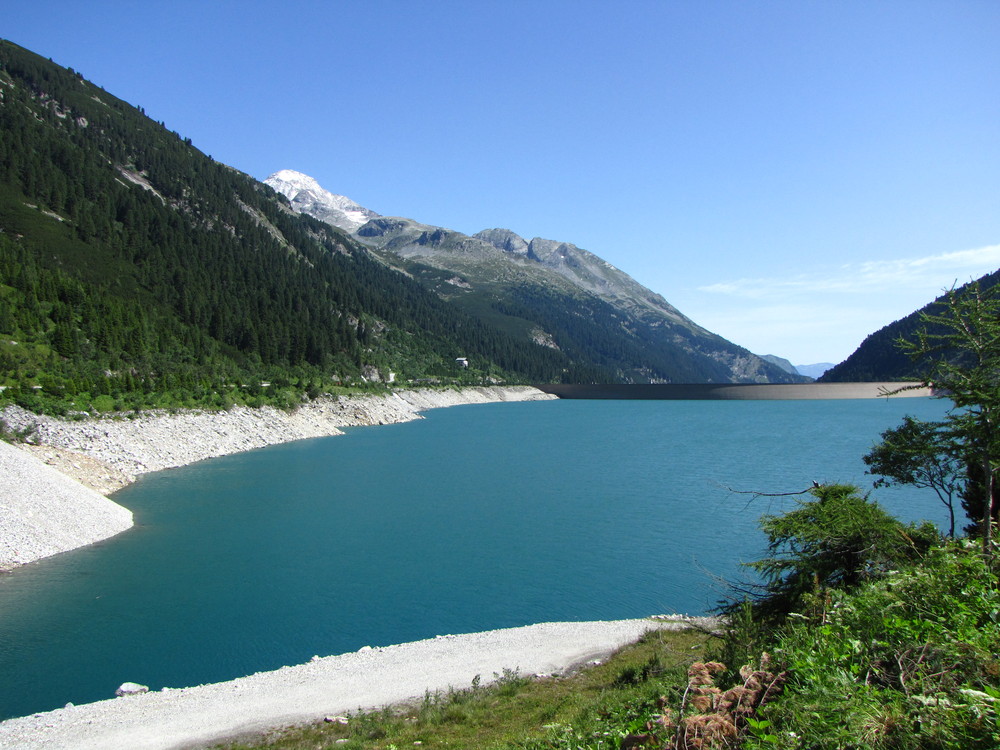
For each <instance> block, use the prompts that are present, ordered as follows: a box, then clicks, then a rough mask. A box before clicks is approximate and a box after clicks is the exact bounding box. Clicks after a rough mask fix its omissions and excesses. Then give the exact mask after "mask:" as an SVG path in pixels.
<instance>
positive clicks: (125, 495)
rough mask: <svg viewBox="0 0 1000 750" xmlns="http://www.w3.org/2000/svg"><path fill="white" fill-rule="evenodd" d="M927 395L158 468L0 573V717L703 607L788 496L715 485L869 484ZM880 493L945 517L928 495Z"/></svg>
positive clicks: (594, 418)
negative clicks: (885, 448) (115, 519)
mask: <svg viewBox="0 0 1000 750" xmlns="http://www.w3.org/2000/svg"><path fill="white" fill-rule="evenodd" d="M944 406H945V405H944V404H943V403H942V402H940V401H933V400H925V399H898V400H890V401H886V400H871V401H549V402H534V403H515V404H495V405H485V406H482V405H477V406H467V407H455V408H451V409H438V410H434V411H430V412H427V413H426V416H427V418H426V419H425V420H421V421H418V422H411V423H407V424H402V425H391V426H385V427H375V428H358V429H354V430H352V431H350V432H349V434H348V435H347V436H345V437H334V438H323V439H317V440H308V441H301V442H297V443H292V444H287V445H281V446H275V447H272V448H267V449H264V450H260V451H255V452H253V453H247V454H242V455H236V456H229V457H226V458H220V459H214V460H211V461H206V462H202V463H200V464H195V465H193V466H189V467H186V468H184V469H177V470H171V471H166V472H161V473H159V474H156V475H151V476H148V477H146V478H144V479H142V480H141V481H139V482H138V483H137V484H135V485H133V486H132V487H129V488H126V489H125V490H123V491H122V492H120V493H118V495H117V496H116V500H117V501H118V502H120V503H122V504H123V505H125V506H127V507H129V508H130V509H132V510H133V511H134V513H135V518H136V522H137V527H136V528H135V529H134V530H132V531H130V532H127V533H125V534H122V535H120V536H118V537H116V538H114V539H113V540H109V541H107V542H105V543H102V544H98V545H94V546H92V547H89V548H86V549H82V550H77V551H74V552H70V553H67V554H64V555H59V556H57V557H55V558H50V559H48V560H42V561H39V562H38V563H34V564H32V565H29V566H26V567H24V568H21V569H19V570H17V571H15V572H13V573H12V574H9V575H4V576H0V716H3V717H8V716H14V715H22V714H26V713H31V712H35V711H40V710H47V709H51V708H55V707H59V706H62V705H64V704H65V703H66V702H69V701H71V702H74V703H82V702H87V701H93V700H98V699H102V698H108V697H112V696H113V695H114V690H115V688H116V687H117V686H118V685H119V684H121V683H122V682H125V681H135V682H140V683H143V684H147V685H149V686H150V687H152V688H154V689H157V688H160V687H163V686H171V687H183V686H187V685H194V684H199V683H203V682H214V681H218V680H225V679H230V678H233V677H238V676H241V675H245V674H249V673H252V672H256V671H260V670H266V669H274V668H277V667H279V666H282V665H284V664H294V663H298V662H302V661H306V660H308V659H309V658H310V657H311V656H312V655H313V654H320V655H326V654H333V653H341V652H345V651H353V650H356V649H358V648H360V647H361V646H365V645H372V646H375V645H386V644H390V643H399V642H405V641H409V640H414V639H419V638H426V637H432V636H434V635H438V634H444V633H459V632H470V631H477V630H487V629H492V628H500V627H509V626H516V625H524V624H528V623H532V622H540V621H548V620H589V619H617V618H627V617H641V616H645V615H649V614H654V613H660V612H688V613H701V612H705V611H706V610H708V609H709V608H711V607H712V606H713V605H714V604H715V602H716V600H717V599H719V598H720V596H721V595H722V594H723V593H724V586H723V585H722V584H720V583H719V579H726V578H728V579H732V578H733V577H736V576H738V575H739V574H740V567H739V564H740V562H741V561H747V560H752V559H755V558H757V557H759V556H760V555H761V554H762V551H763V544H764V540H763V537H762V536H761V534H760V533H759V532H758V531H757V528H756V522H757V519H758V517H759V516H760V514H761V513H764V512H779V511H780V510H781V509H782V508H783V507H787V506H786V504H787V503H788V502H789V501H788V500H778V499H774V498H760V499H757V500H751V496H749V495H737V494H733V493H732V492H730V491H729V490H728V489H727V487H730V488H733V489H739V490H762V491H767V492H789V491H795V490H801V489H804V488H806V487H809V486H811V484H812V481H813V480H817V481H820V482H824V481H827V482H834V481H840V482H854V483H858V484H860V485H863V486H866V487H870V480H871V477H869V476H867V475H865V473H864V465H863V463H862V461H861V456H862V454H864V453H865V452H866V451H867V450H868V448H869V447H870V446H871V444H872V443H873V441H875V440H876V439H877V438H878V435H879V433H880V432H881V431H882V430H884V429H886V428H887V427H890V426H894V425H896V424H897V423H898V422H899V421H900V419H901V418H902V415H903V414H906V413H910V414H914V415H916V416H918V417H922V418H935V417H937V416H939V415H940V414H942V413H943V411H944ZM877 497H878V498H879V499H880V501H882V502H883V504H885V505H886V506H887V507H889V508H890V509H891V510H893V511H894V512H896V513H898V514H899V515H901V516H903V517H905V518H907V519H920V518H930V519H931V520H934V521H935V522H937V523H938V524H939V525H943V524H944V523H945V513H944V508H943V506H942V505H941V504H940V503H939V502H938V500H937V499H936V498H935V496H934V495H933V493H931V492H929V491H893V492H885V491H880V492H879V493H878V494H877ZM511 666H512V667H513V666H516V665H511Z"/></svg>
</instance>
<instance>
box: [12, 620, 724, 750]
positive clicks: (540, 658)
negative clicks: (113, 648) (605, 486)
mask: <svg viewBox="0 0 1000 750" xmlns="http://www.w3.org/2000/svg"><path fill="white" fill-rule="evenodd" d="M692 624H696V625H703V626H707V627H711V626H714V624H715V623H714V621H712V620H711V619H709V618H685V617H675V618H662V619H646V620H617V621H607V622H575V623H573V622H561V623H542V624H539V625H529V626H526V627H521V628H510V629H505V630H493V631H489V632H485V633H470V634H466V635H444V636H438V637H437V638H433V639H430V640H425V641H417V642H414V643H406V644H402V645H398V646H388V647H385V648H364V649H362V650H360V651H358V652H355V653H350V654H342V655H339V656H329V657H326V658H320V659H314V660H313V661H310V662H308V663H306V664H300V665H298V666H295V667H283V668H281V669H278V670H276V671H273V672H260V673H257V674H254V675H251V676H249V677H243V678H241V679H238V680H232V681H230V682H221V683H216V684H212V685H201V686H199V687H192V688H184V689H179V690H168V689H164V690H160V691H156V692H149V693H144V694H141V695H130V696H123V697H121V698H112V699H109V700H105V701H99V702H97V703H90V704H86V705H80V706H72V707H68V708H61V709H58V710H56V711H50V712H47V713H41V714H33V715H32V716H27V717H24V718H19V719H10V720H8V721H4V722H0V749H2V750H112V749H114V748H129V750H170V749H174V748H199V747H204V746H206V745H208V744H211V743H213V742H218V741H222V740H224V739H228V738H232V737H235V736H239V735H242V734H247V733H253V732H263V731H265V730H267V729H269V728H273V727H280V726H289V725H292V724H302V723H306V722H313V721H322V720H323V718H324V716H328V715H343V714H345V713H348V712H351V711H356V710H358V709H359V708H360V709H366V708H378V707H382V706H387V705H391V704H396V703H401V702H405V701H407V700H410V699H415V698H422V697H423V696H424V695H425V693H426V692H427V691H430V692H435V691H444V690H447V689H448V688H449V687H454V688H465V687H469V686H470V684H471V683H472V680H473V678H475V677H476V676H477V675H479V676H480V677H481V678H482V681H483V683H484V684H485V683H487V682H490V681H492V679H493V678H494V677H495V676H498V675H501V674H503V672H504V670H508V669H509V670H516V671H518V672H519V673H520V674H524V675H532V674H553V673H561V672H563V671H565V670H567V669H569V668H570V667H573V666H575V665H579V664H582V663H585V662H587V661H590V660H592V659H602V658H604V657H605V656H607V655H608V654H610V653H612V652H613V651H615V650H617V649H619V648H621V647H622V646H624V645H626V644H628V643H631V642H633V641H635V640H637V639H638V638H640V637H641V636H642V635H643V634H644V633H645V632H646V631H648V630H656V629H672V630H677V629H682V628H685V627H690V626H691V625H692ZM129 677H130V678H131V679H135V680H139V681H141V680H142V675H130V676H129Z"/></svg>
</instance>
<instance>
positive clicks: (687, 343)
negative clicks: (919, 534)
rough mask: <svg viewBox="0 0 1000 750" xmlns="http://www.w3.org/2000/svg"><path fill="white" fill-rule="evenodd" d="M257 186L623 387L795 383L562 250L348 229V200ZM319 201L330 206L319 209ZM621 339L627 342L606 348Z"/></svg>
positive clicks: (624, 280) (288, 179) (529, 243)
mask: <svg viewBox="0 0 1000 750" xmlns="http://www.w3.org/2000/svg"><path fill="white" fill-rule="evenodd" d="M264 182H265V184H267V185H270V186H271V187H272V188H274V189H275V190H276V191H278V192H279V193H282V194H283V195H285V196H286V197H287V198H288V199H289V201H290V203H291V205H292V207H293V208H294V209H295V210H297V211H301V212H303V213H308V214H309V215H311V216H313V217H314V218H319V219H320V220H323V221H328V222H330V223H333V224H334V225H335V226H338V227H339V228H340V229H343V230H345V231H348V232H351V233H353V236H354V237H355V238H356V239H358V240H359V241H361V242H362V243H364V244H365V245H367V246H368V247H369V248H370V249H371V251H372V252H373V253H375V254H376V255H378V257H380V258H381V259H382V260H383V261H384V262H386V263H387V264H389V265H390V266H393V267H396V268H398V269H400V270H402V271H404V272H406V273H408V274H410V275H411V276H413V277H414V278H416V279H418V280H420V281H421V282H422V283H424V284H425V285H426V286H427V287H429V288H430V289H432V290H433V291H435V292H436V293H438V294H439V295H440V296H442V297H444V298H445V299H448V300H451V301H455V302H457V303H459V304H460V305H463V306H465V307H466V309H468V310H469V311H470V312H474V313H475V314H478V315H479V316H480V317H481V318H483V319H484V320H489V321H490V322H492V323H494V324H499V325H500V326H501V327H502V328H505V329H506V330H508V331H510V332H513V333H516V334H518V335H521V336H523V337H527V338H529V339H530V340H532V341H535V342H536V343H542V344H543V345H545V346H549V347H551V348H555V349H560V350H564V351H578V352H582V350H583V349H586V356H588V357H590V358H591V359H594V360H596V361H598V362H599V363H600V364H601V365H602V366H605V367H610V368H612V369H615V370H617V371H618V373H619V375H620V377H621V378H622V379H623V380H625V381H626V382H696V381H705V380H707V381H709V382H713V381H731V382H795V381H797V380H801V379H802V378H800V376H799V375H797V374H796V373H792V372H785V371H784V370H783V369H782V368H780V367H777V366H775V365H772V364H771V363H769V362H766V361H764V360H763V359H761V358H759V357H757V355H755V354H752V353H751V352H748V351H747V350H745V349H742V348H741V347H738V346H736V345H734V344H732V343H730V342H728V341H726V340H725V339H723V338H721V337H720V336H717V335H716V334H713V333H712V332H710V331H708V330H706V329H704V328H702V327H701V326H699V325H698V324H697V323H695V322H694V321H692V320H691V319H690V318H688V317H687V316H685V315H683V314H682V313H681V312H680V311H679V310H678V309H677V308H675V307H674V306H673V305H671V304H670V303H669V302H667V300H665V299H664V298H663V297H662V296H661V295H659V294H656V293H655V292H653V291H651V290H649V289H647V288H646V287H644V286H643V285H641V284H640V283H639V282H637V281H636V280H635V279H633V278H632V277H631V276H629V275H628V274H626V273H625V272H623V271H621V270H620V269H618V268H616V267H615V266H613V265H612V264H610V263H608V262H607V261H605V260H603V259H602V258H600V257H598V256H597V255H595V254H593V253H591V252H589V251H587V250H583V249H582V248H579V247H577V246H576V245H574V244H572V243H568V242H561V241H557V240H548V239H543V238H540V237H535V238H533V239H531V240H527V239H525V238H524V237H521V236H519V235H518V234H516V233H515V232H513V231H511V230H509V229H502V228H494V229H485V230H483V231H481V232H477V233H476V234H474V235H466V234H463V233H461V232H457V231H455V230H451V229H446V228H444V227H438V226H432V225H428V224H422V223H420V222H419V221H416V220H414V219H409V218H404V217H396V216H377V215H376V216H372V217H371V218H370V219H369V220H368V221H367V222H366V223H364V224H362V225H360V226H357V223H356V220H354V221H348V220H346V219H344V218H342V217H340V216H338V215H337V211H339V210H340V209H339V206H340V205H342V203H341V201H349V200H350V199H347V198H344V197H343V196H334V194H333V193H330V192H329V191H326V190H324V189H323V188H321V187H320V186H319V185H318V183H317V182H316V181H315V180H314V179H313V178H311V177H309V176H307V175H303V174H301V173H294V172H291V170H282V171H281V172H276V173H275V174H273V175H271V176H270V177H268V178H267V179H266V180H265V181H264ZM303 194H306V198H301V197H300V196H302V195H303ZM323 196H332V198H333V199H336V200H337V203H336V204H334V203H333V202H332V201H331V202H329V203H325V204H324V203H322V200H321V199H322V197H323ZM352 203H353V202H352ZM321 204H322V205H321ZM354 205H356V204H354ZM324 216H325V217H329V218H323V217H324ZM582 320H589V322H590V324H591V325H592V326H599V327H601V328H602V329H603V330H602V334H601V335H602V336H603V338H604V339H605V340H604V341H603V342H602V343H600V344H599V345H597V346H596V347H595V346H593V345H592V342H591V343H587V344H585V343H583V341H582V340H583V339H593V332H592V331H591V332H585V331H583V330H580V322H581V321H582ZM622 336H625V337H627V338H628V339H630V341H628V342H627V343H625V344H623V342H621V341H615V340H614V339H615V338H616V337H617V338H619V339H620V338H621V337H622ZM623 345H624V347H625V348H627V349H629V351H622V348H623ZM692 359H693V360H696V362H687V361H685V360H692ZM650 360H652V361H650Z"/></svg>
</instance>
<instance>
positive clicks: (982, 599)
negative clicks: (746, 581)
mask: <svg viewBox="0 0 1000 750" xmlns="http://www.w3.org/2000/svg"><path fill="white" fill-rule="evenodd" d="M772 646H773V655H774V658H776V659H777V660H779V661H780V662H781V663H782V664H783V666H784V668H786V669H787V670H788V673H789V680H788V683H787V685H786V688H785V692H784V694H783V695H782V697H781V699H780V700H778V701H777V702H775V703H772V704H770V705H769V706H768V707H767V708H766V709H765V712H764V713H765V715H766V717H767V719H769V720H770V721H771V722H772V726H773V727H774V734H773V737H774V741H773V742H770V743H768V744H767V745H766V746H770V747H786V748H817V749H826V748H901V749H902V748H914V749H916V748H956V750H957V749H958V748H969V749H973V748H997V747H1000V714H998V707H1000V703H998V699H1000V661H998V654H1000V587H998V584H997V577H996V574H995V573H994V572H993V571H992V570H991V569H990V567H989V566H988V565H987V564H986V563H985V562H984V560H983V558H982V556H981V555H979V554H977V552H976V550H975V547H974V545H973V544H972V543H970V542H962V543H953V544H949V545H947V546H942V547H937V548H935V549H932V550H931V551H930V552H929V553H928V554H927V556H926V557H925V558H924V559H923V560H922V561H921V562H920V564H919V565H915V566H912V567H910V568H908V569H905V570H902V571H896V572H891V573H888V574H886V575H885V576H884V577H883V578H881V579H880V580H875V581H871V582H869V583H867V584H865V585H863V586H861V587H859V588H858V589H856V590H855V591H853V592H844V591H835V592H833V593H832V595H831V607H830V608H829V611H828V612H827V613H826V615H825V616H824V617H823V618H821V619H820V620H818V621H816V620H812V619H804V618H800V617H791V618H790V619H789V620H788V621H787V624H786V625H785V627H784V628H782V629H781V631H780V632H779V633H778V634H777V635H776V637H775V638H774V639H773V642H772ZM758 744H759V743H758ZM749 746H751V747H753V746H755V745H754V743H752V742H751V743H750V744H749Z"/></svg>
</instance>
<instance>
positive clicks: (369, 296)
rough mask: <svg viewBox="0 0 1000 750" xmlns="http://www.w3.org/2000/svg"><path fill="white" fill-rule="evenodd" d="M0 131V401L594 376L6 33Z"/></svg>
mask: <svg viewBox="0 0 1000 750" xmlns="http://www.w3.org/2000/svg"><path fill="white" fill-rule="evenodd" d="M0 136H2V137H0V384H2V385H6V386H8V391H7V396H10V395H11V393H16V392H17V391H19V390H20V391H24V394H23V396H24V397H25V398H27V397H28V396H30V395H31V394H32V393H34V394H35V395H49V396H51V397H54V398H55V397H65V398H67V399H69V400H72V399H73V397H74V396H75V395H82V396H83V399H84V400H86V399H87V398H96V397H97V396H108V397H112V398H119V397H122V396H123V394H126V393H133V394H135V393H146V394H151V393H162V392H165V391H176V392H178V393H188V394H190V393H195V394H202V395H204V396H206V397H207V396H209V395H211V396H213V397H215V398H217V400H218V401H219V403H220V404H222V403H225V401H226V399H227V397H232V398H236V399H237V400H239V399H240V398H241V395H240V394H241V393H243V394H244V395H250V396H254V395H256V394H255V391H256V390H258V389H259V388H260V383H261V382H262V381H263V382H268V381H270V382H272V383H278V384H280V385H292V386H297V387H303V388H305V387H308V386H312V387H325V386H327V385H329V384H330V383H331V382H337V381H346V380H354V381H355V382H356V381H357V380H358V378H359V377H360V376H361V375H362V374H363V373H365V374H368V375H369V376H370V377H372V376H374V373H375V372H376V371H377V372H378V373H379V374H380V375H381V377H387V375H388V373H389V372H390V371H391V372H394V373H396V374H397V375H398V377H399V378H425V377H436V376H439V377H449V376H456V377H457V376H464V377H473V376H474V377H477V378H480V379H481V378H483V377H490V378H494V379H500V380H508V381H509V380H513V381H551V380H562V379H569V380H580V379H583V380H588V381H593V380H604V379H608V378H610V377H612V375H611V374H609V373H606V372H603V371H602V370H600V369H599V368H596V367H593V366H592V365H591V363H589V362H582V361H574V360H572V359H571V358H570V357H568V356H567V355H566V354H564V353H562V352H558V351H555V350H552V349H549V348H546V347H542V346H538V345H536V344H533V343H531V342H528V341H521V340H518V339H515V338H514V337H512V336H510V335H509V334H507V333H505V332H503V331H501V330H499V329H498V328H496V327H494V326H490V325H488V324H486V323H483V322H482V321H480V320H478V319H477V318H475V317H473V316H471V315H469V314H467V313H465V312H463V311H462V310H460V309H459V308H457V307H456V306H454V305H451V304H449V303H447V302H446V301H444V300H442V299H441V298H440V297H438V296H437V295H436V294H433V293H431V292H429V291H427V290H426V289H425V288H423V287H422V286H421V285H420V284H418V283H415V282H414V281H412V280H411V279H409V278H407V277H406V276H405V275H403V274H400V273H398V272H397V271H395V270H392V269H389V268H387V267H386V266H385V264H384V263H381V262H379V261H378V260H377V259H375V258H373V257H372V256H371V254H370V253H369V252H368V251H367V250H366V249H365V248H363V247H361V246H360V245H358V244H357V243H356V242H355V241H354V240H353V239H351V238H350V237H349V236H347V235H346V234H344V233H343V232H341V231H339V230H336V229H334V228H332V227H330V226H329V225H327V224H324V223H321V222H319V221H316V220H314V219H312V218H310V217H308V216H304V215H300V214H298V213H296V212H294V211H292V210H291V209H290V207H289V205H288V203H287V201H286V200H285V199H284V198H282V197H280V196H278V195H277V194H276V193H274V191H273V190H271V189H270V188H268V187H267V186H265V185H263V184H261V183H259V182H257V181H256V180H254V179H252V178H250V177H249V176H247V175H245V174H243V173H241V172H239V171H237V170H235V169H232V168H230V167H227V166H226V165H223V164H220V163H218V162H216V161H214V160H212V159H211V158H210V157H208V156H205V155H204V154H202V153H200V152H199V151H198V150H197V149H195V148H194V147H193V146H192V145H191V143H190V141H189V140H187V139H182V138H181V137H180V136H178V135H177V134H176V133H172V132H170V131H168V130H167V129H166V128H165V127H164V126H163V125H162V124H158V123H155V122H153V121H151V120H149V119H148V118H147V117H145V115H144V114H143V113H142V112H141V111H140V110H137V109H135V108H133V107H131V106H130V105H128V104H126V103H125V102H122V101H121V100H119V99H117V98H115V97H114V96H112V95H110V94H108V93H107V92H105V91H104V90H103V89H101V88H99V87H97V86H94V85H93V84H91V83H89V82H87V81H86V80H84V78H83V77H82V76H81V75H80V74H78V73H75V72H73V71H72V70H70V69H65V68H61V67H59V66H57V65H55V64H53V63H52V62H50V61H47V60H45V59H43V58H41V57H39V56H37V55H35V54H33V53H31V52H29V51H27V50H24V49H22V48H20V47H18V46H16V45H14V44H12V43H10V42H6V41H4V42H0ZM456 357H468V359H469V363H470V368H469V370H468V371H462V372H457V371H456V370H457V368H456V364H455V358H456ZM37 386H41V394H39V393H38V391H39V389H38V388H37ZM234 388H235V389H236V390H235V391H234V390H233V389H234ZM227 394H228V396H227Z"/></svg>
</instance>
